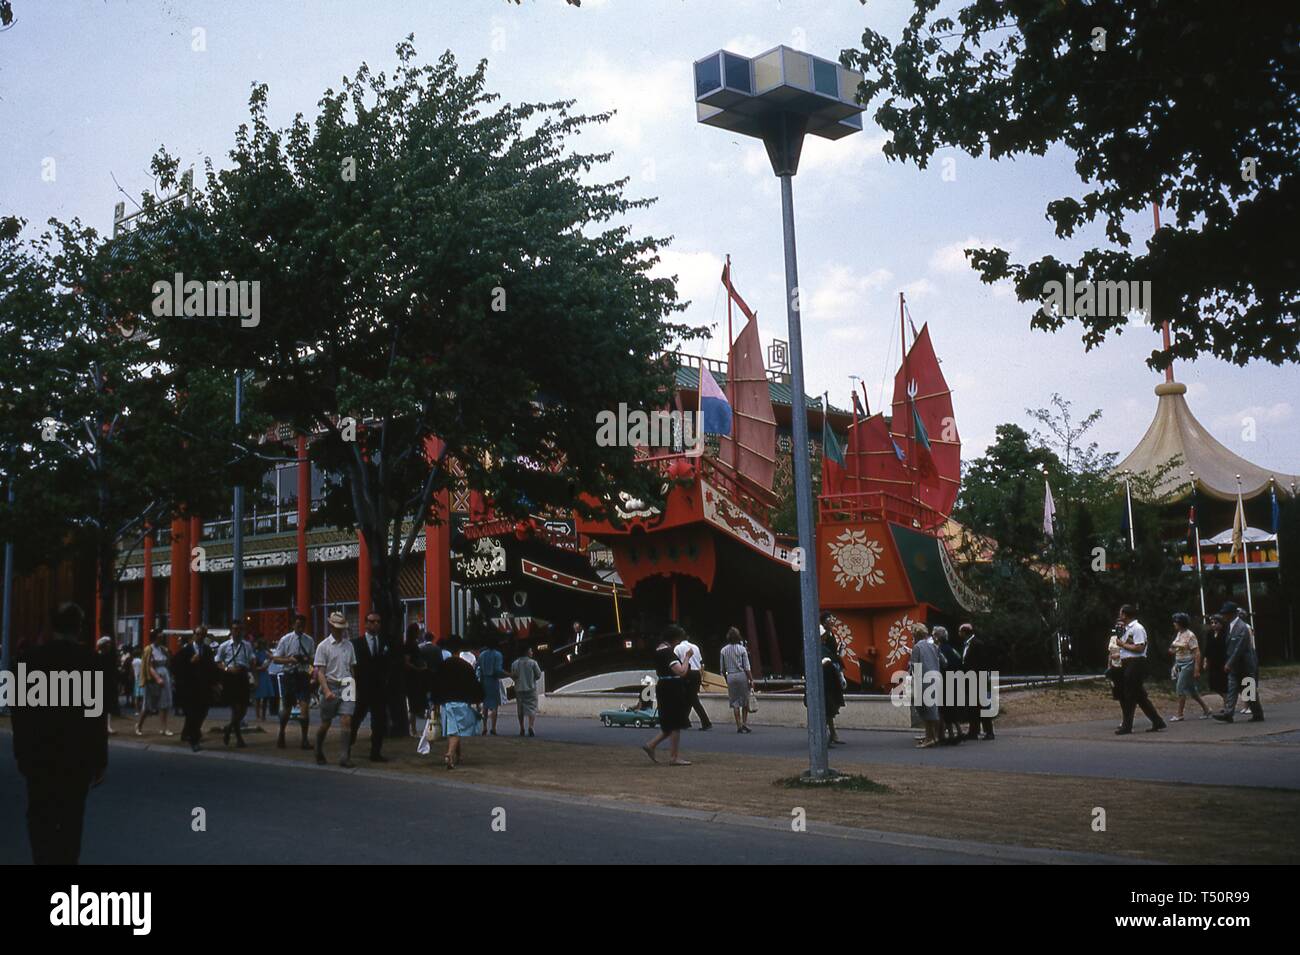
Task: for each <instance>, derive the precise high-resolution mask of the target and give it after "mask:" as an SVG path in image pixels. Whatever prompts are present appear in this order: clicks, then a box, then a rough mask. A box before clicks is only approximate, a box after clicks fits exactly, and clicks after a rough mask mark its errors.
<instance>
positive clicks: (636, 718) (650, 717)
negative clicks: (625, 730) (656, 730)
mask: <svg viewBox="0 0 1300 955" xmlns="http://www.w3.org/2000/svg"><path fill="white" fill-rule="evenodd" d="M600 721H601V722H602V723H604V724H605V725H606V726H636V727H642V726H658V725H659V711H658V710H657V709H654V710H648V709H643V710H603V711H601V714H600Z"/></svg>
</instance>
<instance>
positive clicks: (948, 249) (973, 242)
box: [930, 235, 1015, 274]
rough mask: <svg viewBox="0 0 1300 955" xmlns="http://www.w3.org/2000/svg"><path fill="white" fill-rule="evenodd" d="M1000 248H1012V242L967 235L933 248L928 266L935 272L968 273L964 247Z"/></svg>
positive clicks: (968, 268)
mask: <svg viewBox="0 0 1300 955" xmlns="http://www.w3.org/2000/svg"><path fill="white" fill-rule="evenodd" d="M989 248H1002V249H1008V248H1009V249H1014V248H1015V246H1014V243H1013V244H1010V245H1008V244H1007V243H1004V242H1001V241H999V240H998V239H987V238H986V239H981V238H979V237H977V236H973V235H969V236H967V237H966V238H965V239H962V240H961V241H960V242H950V243H948V244H947V245H944V246H940V247H939V248H937V249H935V250H934V254H933V255H931V256H930V268H931V270H933V271H935V272H944V273H947V274H970V273H971V267H970V259H968V258H966V249H989Z"/></svg>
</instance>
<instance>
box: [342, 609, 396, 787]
mask: <svg viewBox="0 0 1300 955" xmlns="http://www.w3.org/2000/svg"><path fill="white" fill-rule="evenodd" d="M379 625H380V617H379V614H377V613H375V612H374V611H373V610H372V611H370V613H368V614H366V632H365V633H364V634H362V635H361V636H359V637H356V638H355V639H354V640H353V641H352V646H353V649H355V650H356V654H357V700H356V710H355V712H354V713H353V716H352V742H353V743H356V741H357V730H358V729H360V727H361V721H362V720H363V719H365V718H366V714H367V713H369V714H370V761H371V762H373V763H386V762H388V759H387V757H385V756H384V755H383V753H381V752H380V749H381V748H382V747H383V745H384V736H385V735H386V734H387V733H388V702H387V701H388V675H389V670H390V669H391V664H392V659H391V655H390V654H389V652H388V647H386V646H385V645H384V638H383V636H382V634H380V632H379V630H380V626H379Z"/></svg>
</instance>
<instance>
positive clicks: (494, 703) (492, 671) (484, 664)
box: [474, 637, 506, 736]
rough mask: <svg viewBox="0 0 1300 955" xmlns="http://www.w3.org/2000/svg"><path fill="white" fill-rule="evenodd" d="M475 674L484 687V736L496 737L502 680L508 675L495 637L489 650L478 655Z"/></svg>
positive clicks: (491, 640)
mask: <svg viewBox="0 0 1300 955" xmlns="http://www.w3.org/2000/svg"><path fill="white" fill-rule="evenodd" d="M474 673H475V675H476V676H477V677H478V682H479V685H480V686H482V687H483V735H484V736H486V735H487V734H488V733H489V732H491V734H492V735H493V736H496V735H497V710H498V709H500V708H501V678H502V677H503V676H505V675H506V661H505V657H503V656H501V651H500V650H498V649H497V640H496V638H495V637H493V638H490V639H489V641H488V645H487V648H486V649H485V650H484V651H483V652H482V653H480V654H479V655H478V662H477V663H476V664H475V667H474ZM489 722H490V723H491V728H490V729H489V726H488V724H489Z"/></svg>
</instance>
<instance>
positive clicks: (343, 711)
mask: <svg viewBox="0 0 1300 955" xmlns="http://www.w3.org/2000/svg"><path fill="white" fill-rule="evenodd" d="M329 625H330V632H329V636H327V637H326V638H325V639H324V640H322V641H321V642H320V643H318V644H316V656H315V658H314V659H313V661H312V666H313V667H314V668H315V670H316V682H317V684H318V685H319V686H320V695H321V700H320V729H318V730H317V731H316V762H317V763H318V764H319V765H321V766H324V765H325V734H326V733H328V732H329V731H330V724H331V723H332V722H334V717H335V716H337V717H338V718H339V724H340V728H341V729H342V731H343V758H342V759H340V760H339V765H340V766H343V767H350V766H351V765H352V714H353V712H354V711H355V710H356V667H357V653H356V650H355V649H353V646H352V642H351V641H350V640H348V621H347V618H345V617H344V616H343V614H341V613H339V612H338V611H337V610H336V611H334V612H333V613H332V614H330V616H329Z"/></svg>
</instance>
